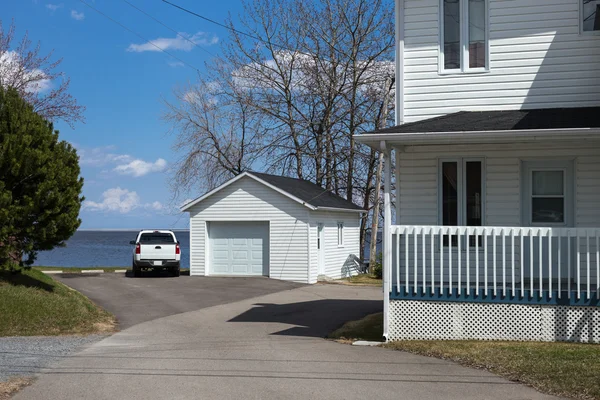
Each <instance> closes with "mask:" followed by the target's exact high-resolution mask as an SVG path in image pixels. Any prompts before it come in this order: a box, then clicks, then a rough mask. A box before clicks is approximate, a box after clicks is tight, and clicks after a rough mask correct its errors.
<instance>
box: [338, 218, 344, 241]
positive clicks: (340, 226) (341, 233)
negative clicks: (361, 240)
mask: <svg viewBox="0 0 600 400" xmlns="http://www.w3.org/2000/svg"><path fill="white" fill-rule="evenodd" d="M337 233H338V246H343V245H344V224H343V223H342V222H338V224H337Z"/></svg>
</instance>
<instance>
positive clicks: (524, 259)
mask: <svg viewBox="0 0 600 400" xmlns="http://www.w3.org/2000/svg"><path fill="white" fill-rule="evenodd" d="M599 128H600V109H598V108H592V109H566V110H530V111H505V112H467V113H457V114H452V115H448V116H445V117H440V118H435V119H433V120H427V121H422V122H416V123H411V124H406V125H401V126H397V127H393V128H389V129H386V130H383V131H379V132H374V133H371V134H366V135H362V136H360V137H357V140H358V141H361V142H363V143H366V144H368V145H370V146H372V147H375V148H378V149H380V150H382V151H383V152H384V155H385V163H384V168H385V169H384V170H385V177H384V182H385V184H384V203H385V204H384V246H383V252H384V254H383V264H384V288H385V289H384V292H385V296H384V301H385V303H386V304H385V312H384V314H385V318H384V325H385V326H384V330H385V333H386V337H387V338H388V339H428V338H442V339H514V340H573V341H591V342H600V308H599V307H598V305H599V304H600V292H599V291H598V288H599V287H600V129H599ZM392 164H393V165H392ZM392 171H393V172H394V174H392ZM393 214H395V218H393V217H392V216H393ZM557 313H558V314H557ZM559 314H560V315H561V317H560V318H559V317H558V315H559Z"/></svg>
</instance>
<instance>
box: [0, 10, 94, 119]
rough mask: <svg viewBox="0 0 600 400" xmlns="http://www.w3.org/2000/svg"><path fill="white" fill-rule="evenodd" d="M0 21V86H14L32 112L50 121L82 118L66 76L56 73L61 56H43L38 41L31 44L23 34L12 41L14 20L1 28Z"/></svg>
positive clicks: (83, 109) (0, 22)
mask: <svg viewBox="0 0 600 400" xmlns="http://www.w3.org/2000/svg"><path fill="white" fill-rule="evenodd" d="M3 28H4V26H3V25H2V21H0V85H1V86H2V87H4V88H14V89H16V90H17V91H18V92H19V94H20V95H21V97H23V98H24V99H25V101H27V102H28V103H29V104H31V105H32V106H33V109H34V111H35V112H36V113H38V114H39V115H41V116H42V117H44V118H46V119H47V120H50V121H57V120H62V121H65V122H66V123H68V124H69V125H70V126H71V127H73V124H74V123H75V122H77V121H83V120H84V118H83V112H84V111H85V107H84V106H81V105H79V104H77V101H76V100H75V98H74V97H73V96H72V95H71V94H70V93H69V84H70V79H69V78H68V77H66V76H65V74H64V73H63V72H57V70H56V69H57V68H58V66H59V65H60V63H61V61H62V60H61V59H58V60H54V61H53V60H52V52H50V53H48V54H46V55H43V54H42V53H41V48H40V44H39V43H38V44H36V45H35V47H32V43H31V40H29V38H28V36H27V33H26V34H25V35H24V36H23V38H22V39H21V40H20V41H19V42H17V43H15V24H14V21H13V22H12V23H11V25H10V26H9V27H8V30H7V31H4V29H3Z"/></svg>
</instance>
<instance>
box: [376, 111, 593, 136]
mask: <svg viewBox="0 0 600 400" xmlns="http://www.w3.org/2000/svg"><path fill="white" fill-rule="evenodd" d="M582 128H600V107H583V108H548V109H536V110H510V111H461V112H457V113H454V114H448V115H444V116H441V117H437V118H431V119H426V120H424V121H418V122H412V123H408V124H404V125H397V126H393V127H390V128H386V129H381V130H378V131H374V132H369V133H367V135H368V134H384V133H426V132H483V131H522V130H544V129H582Z"/></svg>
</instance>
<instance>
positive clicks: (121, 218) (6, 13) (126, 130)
mask: <svg viewBox="0 0 600 400" xmlns="http://www.w3.org/2000/svg"><path fill="white" fill-rule="evenodd" d="M128 1H130V2H131V3H132V4H134V5H135V6H137V7H139V8H140V9H142V10H143V11H145V12H146V13H148V14H150V15H152V16H154V17H156V18H158V19H159V20H160V21H161V22H163V23H164V24H166V25H168V26H170V27H171V28H173V29H176V30H177V31H178V32H181V33H182V34H186V35H189V37H191V38H192V40H193V41H194V42H196V43H198V44H199V45H200V46H201V47H202V49H205V50H206V51H203V50H202V49H200V48H197V47H194V46H193V45H191V44H190V43H188V42H186V41H185V40H183V39H181V38H178V37H177V35H176V34H175V33H173V32H171V31H169V30H168V29H167V28H165V27H163V26H161V25H160V24H158V23H156V22H155V21H153V20H152V19H150V18H148V17H147V16H145V15H144V14H142V13H140V12H139V11H137V10H136V9H134V8H132V7H131V6H129V5H128V4H127V3H126V2H124V1H122V0H112V1H101V0H95V1H94V0H86V2H89V4H91V5H92V6H93V7H95V8H97V9H99V10H100V11H102V12H103V13H105V14H107V15H109V16H110V17H111V18H114V19H115V20H117V21H119V22H121V23H122V24H124V25H126V26H127V27H128V28H130V29H132V30H134V31H136V32H138V33H140V34H141V35H142V36H144V37H145V38H147V39H149V40H152V41H154V42H155V43H156V44H159V45H160V46H161V47H163V48H167V49H168V51H169V52H172V53H173V54H174V55H176V56H177V57H179V58H181V59H182V60H184V61H185V62H187V63H189V64H192V65H193V66H195V67H197V68H198V69H200V70H201V71H202V70H203V67H204V63H205V62H206V61H208V60H210V58H211V55H209V54H208V53H207V52H210V53H212V54H217V53H218V52H219V43H220V42H221V41H222V40H226V38H227V31H226V30H225V29H223V28H220V27H218V26H216V25H212V24H210V23H209V22H206V21H203V20H201V19H199V18H196V17H193V16H191V15H188V14H185V13H183V12H182V11H180V10H177V9H175V8H173V7H171V6H169V5H168V4H165V3H163V2H162V1H160V0H144V1H142V0H128ZM173 2H174V3H177V4H179V5H181V6H183V7H186V8H188V9H191V10H193V11H196V12H198V13H200V14H203V15H205V16H207V17H209V18H212V19H214V20H217V21H219V22H223V21H224V20H225V19H226V18H227V16H228V14H229V13H231V14H232V15H234V16H235V15H237V14H238V13H239V12H240V9H241V4H240V1H239V0H220V1H216V2H204V1H203V2H197V1H192V0H175V1H173ZM8 3H9V4H3V7H2V8H3V10H2V11H3V12H2V23H3V24H4V25H5V27H7V26H8V24H9V23H10V18H14V21H15V24H16V27H17V38H20V37H21V36H22V35H23V34H24V33H25V31H27V32H28V33H29V37H30V39H32V41H34V43H35V42H36V41H38V40H39V41H40V44H41V48H42V52H43V53H44V54H45V53H46V52H48V51H50V50H52V49H54V55H55V58H63V62H62V64H61V66H60V67H59V69H60V70H61V71H63V72H65V73H66V74H67V76H69V77H70V78H71V89H70V93H71V94H72V95H73V96H74V97H75V98H76V99H77V100H78V102H79V103H80V104H82V105H84V106H86V107H87V110H86V112H85V118H86V122H85V123H77V124H76V125H75V128H74V129H71V128H70V127H69V126H68V125H67V124H65V123H61V122H59V123H57V124H56V125H55V127H56V129H58V130H60V136H61V138H62V139H63V140H67V141H69V142H71V143H73V144H74V145H75V146H76V147H77V149H78V151H79V153H80V157H81V169H82V176H83V178H84V180H85V185H84V189H83V191H84V195H85V197H86V203H85V206H84V207H83V209H82V211H81V214H80V217H81V219H82V221H83V222H82V225H81V228H82V229H94V228H102V229H108V228H119V229H124V228H136V229H137V228H159V227H160V228H186V227H187V226H188V218H187V215H185V214H180V213H179V212H178V211H176V210H177V206H178V204H177V202H174V201H173V199H172V190H171V188H170V185H169V181H170V176H171V175H170V172H169V169H170V168H171V167H172V165H173V162H174V161H175V160H176V159H177V155H176V154H175V153H174V152H173V151H172V150H171V145H172V143H173V141H174V138H173V136H170V135H169V134H168V131H169V126H168V125H167V124H165V123H164V122H163V121H162V120H161V114H162V112H163V111H164V105H163V103H162V99H163V98H171V97H172V96H171V92H172V90H173V88H175V87H177V86H178V85H183V84H185V83H187V82H189V81H192V82H193V81H194V80H195V77H196V76H197V73H196V72H195V71H194V70H192V69H191V68H189V67H187V66H184V65H181V63H180V62H179V61H177V60H175V59H173V58H171V57H169V56H168V55H166V54H164V53H162V52H160V51H152V50H156V49H155V48H153V47H152V46H151V45H148V44H147V43H144V41H143V40H142V39H140V38H139V37H137V36H135V35H134V34H132V33H130V32H128V31H126V30H125V29H123V28H122V27H120V26H118V25H116V24H115V23H113V22H111V21H110V20H108V19H106V18H105V17H103V16H101V15H99V14H98V13H96V12H95V11H94V10H92V9H91V8H89V7H87V6H86V5H85V4H83V3H81V2H79V1H76V0H52V1H44V0H23V1H10V2H8ZM200 191H201V189H200V188H199V189H198V192H196V193H189V194H188V196H184V197H195V196H198V195H200V194H201V193H200ZM181 200H185V198H183V199H180V201H181Z"/></svg>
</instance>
